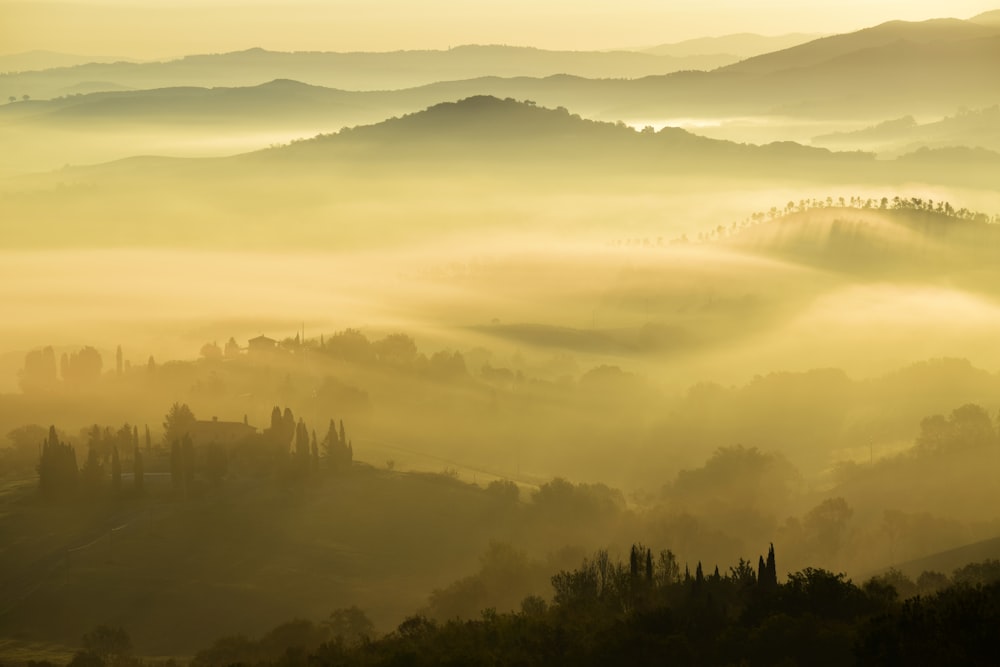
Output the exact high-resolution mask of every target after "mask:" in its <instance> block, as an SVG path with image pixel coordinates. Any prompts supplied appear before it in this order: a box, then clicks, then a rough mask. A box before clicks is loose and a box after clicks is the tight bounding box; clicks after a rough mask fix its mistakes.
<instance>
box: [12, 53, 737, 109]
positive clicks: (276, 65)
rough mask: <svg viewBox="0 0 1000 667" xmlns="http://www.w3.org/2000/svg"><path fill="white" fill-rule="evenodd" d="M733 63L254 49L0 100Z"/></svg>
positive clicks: (32, 87)
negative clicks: (92, 90) (85, 86)
mask: <svg viewBox="0 0 1000 667" xmlns="http://www.w3.org/2000/svg"><path fill="white" fill-rule="evenodd" d="M735 59H736V58H735V57H733V56H724V55H707V56H701V55H698V56H685V57H670V56H659V55H653V54H650V53H637V52H632V51H547V50H543V49H535V48H528V47H514V46H500V45H484V46H480V45H468V46H460V47H455V48H452V49H448V50H446V51H431V50H428V51H392V52H353V53H337V52H304V51H301V52H300V51H297V52H281V51H267V50H265V49H260V48H254V49H248V50H245V51H236V52H231V53H221V54H204V55H191V56H187V57H184V58H180V59H177V60H170V61H161V62H150V63H124V62H118V63H94V64H85V65H79V66H75V67H61V68H56V69H49V70H45V71H38V72H24V73H19V74H18V73H14V74H7V75H4V76H0V92H2V93H3V94H4V95H7V94H17V95H18V96H20V95H22V94H29V95H31V96H32V97H36V98H45V97H51V96H53V95H56V94H60V93H59V91H63V90H65V89H67V88H69V87H70V86H73V85H75V84H78V83H79V82H81V81H110V82H115V83H116V84H118V85H120V86H125V87H128V88H162V87H176V86H208V87H212V86H227V87H235V86H254V85H258V84H261V83H264V82H266V81H269V80H271V79H296V80H299V81H303V82H306V83H310V84H313V85H322V86H331V87H335V88H344V89H352V90H386V89H399V88H412V87H417V86H421V85H426V84H430V83H434V82H437V81H447V80H456V79H470V78H477V77H482V76H487V75H489V76H503V77H517V76H531V77H545V76H549V75H553V74H561V73H565V74H574V75H577V76H582V77H590V78H637V77H643V76H649V75H658V74H666V73H669V72H675V71H679V70H689V69H710V68H715V67H719V66H721V65H726V64H729V63H731V62H733V61H734V60H735ZM8 91H9V93H8Z"/></svg>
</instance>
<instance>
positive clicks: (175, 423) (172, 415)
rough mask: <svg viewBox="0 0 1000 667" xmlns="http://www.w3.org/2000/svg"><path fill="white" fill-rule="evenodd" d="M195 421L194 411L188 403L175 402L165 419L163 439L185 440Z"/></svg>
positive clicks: (166, 440)
mask: <svg viewBox="0 0 1000 667" xmlns="http://www.w3.org/2000/svg"><path fill="white" fill-rule="evenodd" d="M195 421H196V420H195V416H194V413H193V412H191V408H189V407H188V406H187V403H183V404H182V403H174V404H173V405H171V406H170V410H169V411H168V412H167V415H166V417H165V418H164V420H163V441H164V442H174V441H180V440H183V439H184V438H185V437H186V436H188V435H189V434H190V433H191V429H193V428H194V423H195Z"/></svg>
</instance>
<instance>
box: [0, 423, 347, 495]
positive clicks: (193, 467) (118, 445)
mask: <svg viewBox="0 0 1000 667" xmlns="http://www.w3.org/2000/svg"><path fill="white" fill-rule="evenodd" d="M40 431H41V427H38V426H34V425H29V426H25V427H22V428H20V429H17V430H15V431H13V432H11V434H10V435H9V437H11V439H14V440H24V439H30V438H31V437H32V436H33V435H37V434H38V432H40ZM81 436H84V437H85V441H86V444H85V447H86V455H85V456H84V457H83V464H82V465H81V464H80V461H79V456H78V454H77V451H76V448H75V447H74V446H73V445H72V444H70V443H69V442H67V441H66V439H65V437H63V438H61V437H60V435H59V432H58V431H57V429H56V427H55V426H50V427H49V430H48V435H47V436H46V437H45V439H44V440H43V441H42V442H41V443H39V447H38V450H39V458H38V465H37V466H36V470H37V472H38V480H39V490H40V492H41V495H42V496H43V498H45V499H47V500H65V499H70V498H72V499H76V498H79V497H81V496H82V497H98V496H100V497H103V496H107V495H108V494H109V493H110V494H112V495H113V496H122V497H124V496H126V495H127V496H141V495H143V494H144V493H145V491H146V476H147V474H148V473H150V472H158V473H169V476H170V483H171V487H172V488H173V489H174V490H175V491H181V492H183V493H185V494H187V493H189V492H192V491H194V490H195V489H196V487H197V484H196V482H197V481H198V480H196V478H200V480H203V481H205V482H207V483H208V484H210V485H211V486H214V487H217V486H219V485H220V484H221V483H222V482H223V480H224V479H225V478H226V477H227V476H229V475H231V474H233V475H235V476H238V477H265V476H277V477H279V478H281V479H284V480H286V481H287V480H289V479H302V478H305V477H308V476H311V475H318V474H320V473H344V472H346V471H348V470H349V469H350V467H351V463H352V462H353V460H354V445H353V443H352V442H351V440H350V439H348V437H347V433H346V429H345V428H344V422H343V420H341V421H340V423H339V426H338V424H337V422H336V421H335V420H334V419H330V421H329V425H328V427H327V430H326V434H325V435H324V436H323V439H322V440H318V439H317V435H316V431H315V429H313V430H311V431H310V429H309V427H308V426H307V425H306V423H305V421H304V420H303V419H302V418H299V419H298V420H296V418H295V415H294V413H293V412H292V411H291V409H290V408H287V407H286V408H285V409H284V411H282V410H281V408H280V407H278V406H275V407H274V409H273V411H272V415H271V425H270V426H269V427H268V428H266V429H264V430H263V432H258V431H257V429H255V428H253V427H251V426H250V425H249V424H248V423H247V422H246V420H245V419H244V421H243V422H242V423H239V422H220V421H219V420H218V419H217V418H213V419H212V420H211V421H199V420H198V419H197V418H196V417H195V415H194V413H193V412H192V411H191V408H190V407H188V405H187V404H181V403H174V404H173V405H172V406H171V407H170V410H169V411H168V412H167V414H166V415H165V418H164V422H163V442H162V443H160V444H157V445H156V446H154V445H153V442H152V438H151V436H150V431H149V427H148V426H146V427H145V440H144V441H145V447H144V448H141V447H140V439H139V427H138V426H133V425H130V424H128V423H126V424H124V425H123V426H122V427H121V428H119V429H117V430H116V429H113V428H111V427H104V428H101V427H100V426H99V425H97V424H94V425H93V426H91V427H90V428H86V429H83V431H82V433H81ZM147 457H148V459H149V460H148V461H147V460H146V459H147ZM123 466H124V467H123ZM129 472H130V473H131V475H128V473H129ZM123 475H124V476H125V477H130V478H131V481H130V488H125V486H124V482H123Z"/></svg>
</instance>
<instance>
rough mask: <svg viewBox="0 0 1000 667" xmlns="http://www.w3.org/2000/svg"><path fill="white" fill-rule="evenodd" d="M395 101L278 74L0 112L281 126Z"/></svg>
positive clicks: (384, 112)
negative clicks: (243, 83)
mask: <svg viewBox="0 0 1000 667" xmlns="http://www.w3.org/2000/svg"><path fill="white" fill-rule="evenodd" d="M395 111H396V106H395V105H393V104H392V103H391V97H390V96H387V95H386V94H384V93H359V92H347V91H342V90H337V89H333V88H323V87H321V86H311V85H309V84H305V83H301V82H299V81H292V80H289V79H276V80H274V81H269V82H267V83H263V84H260V85H258V86H248V87H240V88H201V87H176V88H157V89H152V90H141V91H115V92H99V93H91V94H86V95H77V96H73V97H66V98H61V99H55V100H45V101H35V102H33V103H32V104H30V105H21V104H9V105H5V106H3V107H0V117H8V118H31V119H33V120H35V121H42V122H45V123H49V124H65V123H93V122H115V123H157V124H172V123H178V124H190V123H191V122H193V121H199V120H200V121H204V122H206V123H226V124H241V123H244V122H251V123H255V124H258V125H265V126H266V125H270V126H276V125H280V124H281V123H283V122H289V121H300V120H306V119H309V120H317V119H327V120H329V121H330V122H332V123H340V124H345V123H360V122H365V121H370V119H371V117H372V116H381V117H385V116H388V115H390V114H391V113H394V112H395Z"/></svg>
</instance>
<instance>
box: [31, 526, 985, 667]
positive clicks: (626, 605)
mask: <svg viewBox="0 0 1000 667" xmlns="http://www.w3.org/2000/svg"><path fill="white" fill-rule="evenodd" d="M759 561H760V562H759V565H758V567H757V569H756V570H755V568H754V567H753V566H752V565H751V563H749V562H748V561H746V560H744V559H740V561H739V563H738V564H737V565H735V566H732V567H730V568H729V569H728V570H727V571H726V572H720V570H719V568H718V567H715V568H714V571H713V572H711V573H706V572H705V570H704V569H703V567H702V564H701V563H698V564H697V566H696V568H695V571H694V572H693V573H692V572H691V571H690V570H689V569H688V568H685V570H684V572H683V573H682V572H681V570H680V568H679V566H678V563H677V561H676V558H675V557H674V555H673V553H672V552H670V551H662V552H660V553H659V554H657V555H655V556H654V554H653V552H652V550H651V549H649V548H647V547H645V546H643V545H641V544H635V545H633V546H632V549H631V551H630V554H629V559H628V562H623V561H621V560H615V559H612V558H610V557H609V555H608V552H607V551H599V552H597V553H596V554H594V556H593V557H592V558H588V559H584V561H583V563H582V564H581V565H580V566H579V567H578V568H576V569H572V570H563V571H560V572H559V573H557V574H556V575H554V576H552V577H551V584H552V589H553V595H552V599H551V602H549V601H546V600H545V599H544V598H542V597H539V596H536V595H532V596H528V597H526V598H524V599H523V600H522V602H521V605H520V609H519V610H514V611H510V612H506V613H504V612H500V613H498V612H497V611H496V609H493V608H487V609H484V610H482V612H481V613H480V615H479V617H478V618H476V619H468V620H461V619H458V618H455V619H450V620H444V621H438V620H434V619H432V618H428V617H427V616H426V615H423V614H416V615H412V616H409V617H408V618H406V619H405V620H404V621H403V622H402V623H400V624H399V626H398V627H397V628H396V629H395V630H393V631H391V632H388V633H386V634H384V635H381V636H379V635H378V634H377V633H376V632H375V629H374V626H373V625H372V623H371V621H370V620H369V619H368V617H367V615H366V614H365V613H364V611H363V610H361V609H359V608H357V607H350V608H342V609H338V610H336V611H334V612H333V613H332V614H330V616H329V617H328V618H326V619H324V620H323V621H322V622H319V623H315V622H312V621H309V620H305V619H296V620H293V621H289V622H287V623H283V624H281V625H279V626H277V627H275V628H274V629H273V630H272V631H270V632H269V633H267V634H266V635H264V636H262V637H261V638H260V639H252V638H248V637H246V636H243V635H236V636H229V637H224V638H221V639H219V640H217V641H216V642H215V643H214V644H212V645H211V646H210V647H207V648H205V649H203V650H201V651H199V652H198V653H197V654H196V655H195V656H194V658H193V659H192V660H191V662H190V664H191V665H192V666H193V667H214V666H218V665H259V666H263V665H286V666H289V667H291V666H300V665H301V666H305V665H331V666H332V665H345V666H346V665H414V666H416V665H473V664H476V665H546V666H548V665H574V666H575V665H616V664H630V665H662V664H679V665H729V664H732V665H735V664H790V665H852V664H856V665H888V664H928V665H989V664H994V663H993V656H994V655H995V642H996V640H995V628H996V626H997V623H998V622H1000V562H998V561H995V560H992V561H986V562H982V563H972V564H969V565H967V566H965V567H963V568H960V569H959V570H956V572H955V574H954V576H953V577H952V578H950V579H949V578H948V577H947V576H945V575H943V574H940V573H930V572H928V573H925V575H924V577H922V578H927V579H934V580H935V581H936V585H935V587H934V589H933V591H925V592H923V594H916V593H915V592H914V589H908V590H905V592H904V593H903V594H901V590H900V586H906V585H909V586H913V582H910V581H909V580H907V579H906V578H905V577H902V576H901V575H899V573H898V572H894V571H890V572H889V573H888V574H886V575H883V576H879V577H873V578H872V579H870V580H868V581H867V582H865V583H864V584H863V585H861V586H858V585H856V584H855V583H853V582H852V581H851V580H850V579H847V578H846V576H845V575H844V574H842V573H841V574H837V573H834V572H831V571H828V570H824V569H818V568H806V569H804V570H801V571H798V572H793V573H790V574H789V575H788V577H787V580H786V581H784V582H782V583H779V582H778V580H777V577H776V561H775V553H774V548H773V546H772V547H771V549H770V550H769V552H768V555H767V559H766V561H765V558H764V557H763V556H761V557H760V559H759ZM83 639H84V641H83V648H82V650H80V651H78V652H77V653H76V655H75V656H74V657H73V659H72V660H71V661H70V663H69V666H70V667H85V666H87V667H91V666H92V667H101V666H104V665H142V664H144V661H143V660H141V659H138V658H135V657H132V655H131V653H132V644H131V641H130V639H129V636H128V633H127V632H126V631H125V630H124V629H122V628H115V627H108V626H99V627H97V628H95V629H94V630H93V631H91V632H89V633H88V634H87V635H85V636H84V638H83ZM32 664H33V667H41V666H42V665H44V664H46V663H32ZM48 664H51V663H48Z"/></svg>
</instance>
